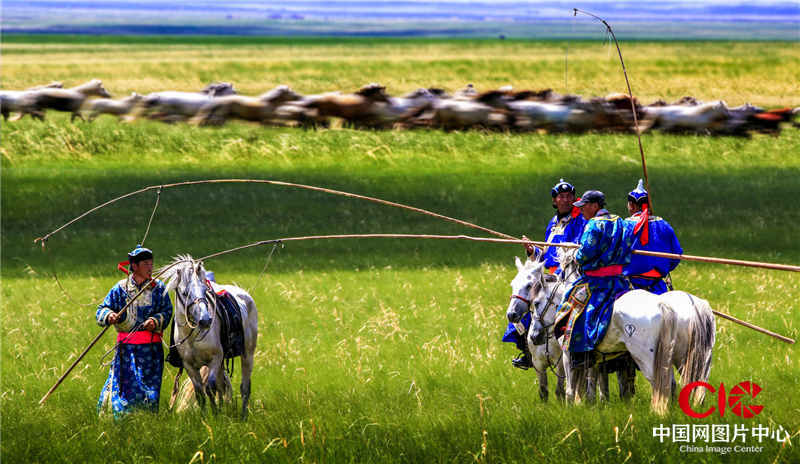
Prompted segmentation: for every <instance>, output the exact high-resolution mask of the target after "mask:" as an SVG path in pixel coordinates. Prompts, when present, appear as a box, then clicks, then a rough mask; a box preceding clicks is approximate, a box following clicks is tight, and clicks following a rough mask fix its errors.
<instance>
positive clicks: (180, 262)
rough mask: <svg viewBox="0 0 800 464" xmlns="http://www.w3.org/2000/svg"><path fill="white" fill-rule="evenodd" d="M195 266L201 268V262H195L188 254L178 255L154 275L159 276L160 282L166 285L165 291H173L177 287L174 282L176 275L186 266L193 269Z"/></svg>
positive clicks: (175, 281) (176, 282) (176, 283)
mask: <svg viewBox="0 0 800 464" xmlns="http://www.w3.org/2000/svg"><path fill="white" fill-rule="evenodd" d="M195 264H199V265H200V266H201V268H202V266H203V263H202V261H197V260H195V259H194V258H192V256H191V255H189V254H185V255H178V256H175V257H174V258H172V261H171V262H170V263H169V264H166V265H164V266H163V267H161V268H159V269H158V270H157V271H156V273H157V274H158V275H160V277H161V280H163V281H164V282H166V283H167V291H170V290H174V289H175V287H177V285H178V281H177V280H175V277H176V276H177V275H178V273H180V272H181V270H183V269H184V268H185V267H186V266H187V265H191V266H192V267H194V266H195Z"/></svg>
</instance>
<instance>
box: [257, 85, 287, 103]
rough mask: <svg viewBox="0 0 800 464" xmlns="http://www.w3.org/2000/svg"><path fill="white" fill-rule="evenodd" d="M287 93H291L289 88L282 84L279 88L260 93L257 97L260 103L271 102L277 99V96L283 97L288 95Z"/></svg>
mask: <svg viewBox="0 0 800 464" xmlns="http://www.w3.org/2000/svg"><path fill="white" fill-rule="evenodd" d="M289 92H292V89H291V87H289V86H288V85H284V84H282V85H279V86H277V87H275V88H274V89H272V90H268V91H267V92H266V93H262V94H261V95H259V97H258V99H259V100H262V101H272V100H274V99H275V98H277V97H279V96H281V95H283V94H285V93H289ZM292 93H293V92H292Z"/></svg>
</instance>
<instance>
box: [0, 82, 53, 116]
mask: <svg viewBox="0 0 800 464" xmlns="http://www.w3.org/2000/svg"><path fill="white" fill-rule="evenodd" d="M63 87H64V85H63V84H61V82H55V81H54V82H51V83H49V84H45V85H37V86H36V87H31V88H29V89H25V90H0V112H1V113H2V114H3V119H4V120H6V121H8V116H9V115H10V114H11V113H17V112H22V116H24V115H25V114H30V115H31V117H32V118H35V119H39V120H42V119H44V114H43V113H41V112H36V113H26V112H24V108H25V107H24V106H21V103H22V102H23V101H24V97H25V96H27V95H30V94H31V93H33V92H36V91H39V90H42V89H61V88H63ZM22 116H20V118H21V117H22ZM17 119H19V118H17Z"/></svg>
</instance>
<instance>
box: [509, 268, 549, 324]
mask: <svg viewBox="0 0 800 464" xmlns="http://www.w3.org/2000/svg"><path fill="white" fill-rule="evenodd" d="M514 264H515V265H516V266H517V275H516V276H514V279H512V280H511V301H510V302H509V303H508V309H507V310H506V317H507V318H508V321H509V322H511V323H515V322H519V321H520V319H522V317H523V316H525V314H526V313H527V312H528V311H530V309H531V305H532V303H533V299H534V298H535V294H536V293H538V292H539V290H540V289H539V287H540V286H541V283H542V281H543V280H542V273H543V272H544V263H543V262H542V261H531V260H530V259H528V260H526V261H525V263H524V264H523V263H522V261H521V260H520V259H519V258H517V257H515V258H514Z"/></svg>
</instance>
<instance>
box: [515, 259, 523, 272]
mask: <svg viewBox="0 0 800 464" xmlns="http://www.w3.org/2000/svg"><path fill="white" fill-rule="evenodd" d="M514 265H515V266H517V271H519V272H522V269H523V268H524V267H525V266H523V264H522V261H520V259H519V256H514Z"/></svg>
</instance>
